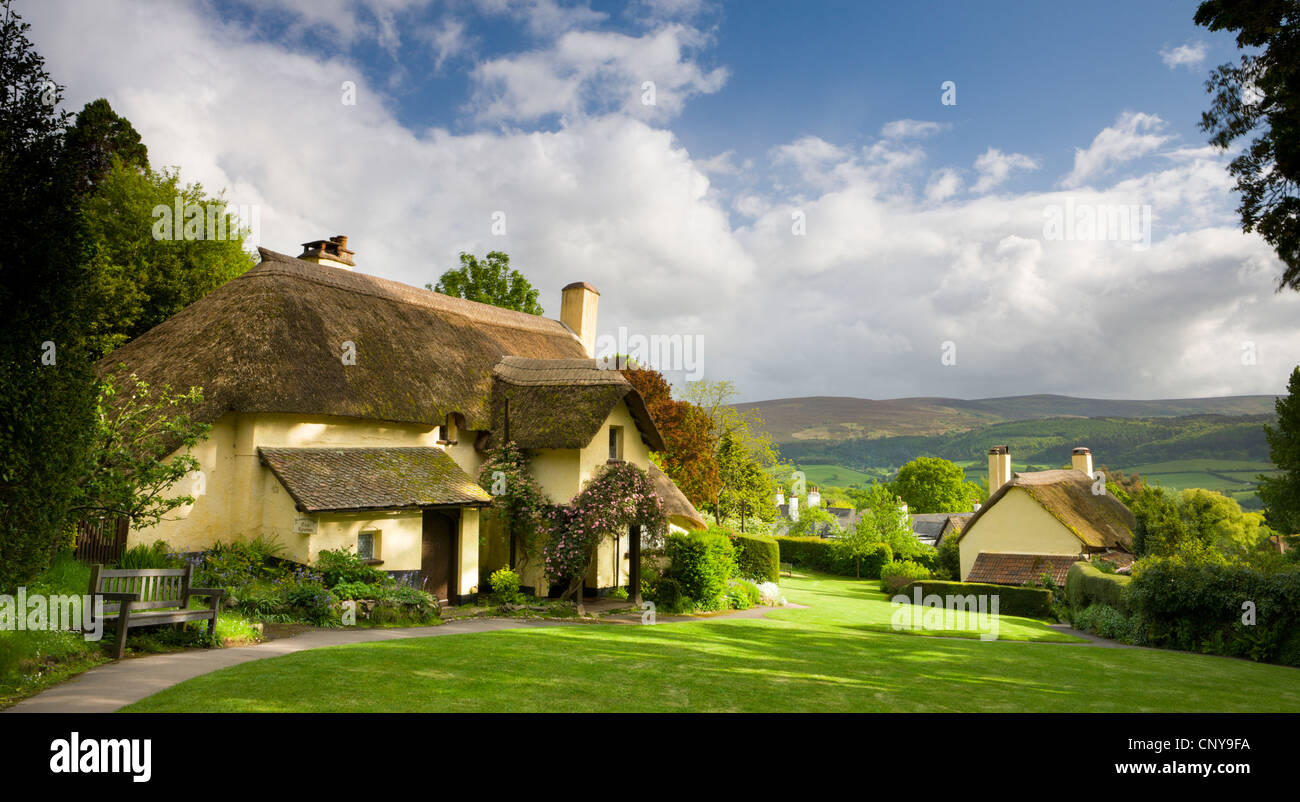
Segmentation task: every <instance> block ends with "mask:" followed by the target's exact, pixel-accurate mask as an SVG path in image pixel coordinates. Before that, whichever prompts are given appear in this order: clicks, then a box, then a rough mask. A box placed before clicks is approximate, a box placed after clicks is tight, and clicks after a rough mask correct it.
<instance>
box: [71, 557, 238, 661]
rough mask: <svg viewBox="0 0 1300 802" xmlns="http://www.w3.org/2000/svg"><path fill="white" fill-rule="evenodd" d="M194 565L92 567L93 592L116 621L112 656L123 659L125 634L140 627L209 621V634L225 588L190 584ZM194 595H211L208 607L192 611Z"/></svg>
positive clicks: (108, 618) (110, 618)
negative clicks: (174, 566) (133, 567)
mask: <svg viewBox="0 0 1300 802" xmlns="http://www.w3.org/2000/svg"><path fill="white" fill-rule="evenodd" d="M193 578H194V568H193V566H188V565H187V566H185V567H184V568H140V569H136V570H132V569H124V568H105V567H104V566H102V565H95V566H94V567H93V568H91V569H90V595H91V597H92V598H93V597H96V596H98V597H101V598H103V600H104V621H105V622H106V623H107V622H109V621H115V623H114V624H113V626H114V631H115V633H116V636H117V637H116V643H115V645H114V650H113V657H114V658H115V659H118V660H120V659H121V658H122V655H123V653H125V651H126V633H127V631H128V630H131V629H135V628H137V627H152V626H158V625H161V624H185V623H186V622H189V621H204V620H206V621H207V622H208V634H209V635H211V634H213V633H214V632H215V631H216V627H217V610H218V609H219V607H220V605H221V597H222V595H223V594H225V592H226V590H225V588H196V587H192V586H191V581H192V580H193ZM191 596H206V597H208V606H207V607H205V608H203V609H197V610H191V609H190V597H191Z"/></svg>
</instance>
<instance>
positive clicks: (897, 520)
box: [856, 483, 930, 560]
mask: <svg viewBox="0 0 1300 802" xmlns="http://www.w3.org/2000/svg"><path fill="white" fill-rule="evenodd" d="M909 511H910V510H909ZM856 528H857V529H859V530H861V532H862V538H863V539H864V541H866V542H880V543H888V544H889V548H890V549H891V550H892V551H893V554H894V557H895V559H898V560H911V559H915V558H917V557H919V556H921V555H923V554H926V553H928V549H929V548H930V547H928V546H926V545H925V544H924V543H922V542H921V541H919V540H917V539H916V535H915V534H914V533H913V532H912V520H911V517H910V516H909V515H907V514H905V513H904V512H903V510H902V500H901V499H900V498H899V497H898V496H896V495H894V491H893V488H892V487H891V486H889V485H884V484H878V483H877V484H873V485H871V487H869V488H867V490H866V497H865V503H864V505H863V509H862V516H861V517H860V518H858V523H857V527H856Z"/></svg>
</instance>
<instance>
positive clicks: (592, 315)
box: [560, 281, 600, 357]
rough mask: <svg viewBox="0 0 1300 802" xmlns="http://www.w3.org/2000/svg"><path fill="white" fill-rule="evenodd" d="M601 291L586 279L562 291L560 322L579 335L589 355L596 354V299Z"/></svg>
mask: <svg viewBox="0 0 1300 802" xmlns="http://www.w3.org/2000/svg"><path fill="white" fill-rule="evenodd" d="M599 299H600V293H599V292H597V291H596V288H595V287H593V286H591V285H590V284H588V283H587V282H585V281H575V282H573V283H572V284H570V285H569V286H567V287H565V288H564V289H563V290H562V291H561V292H560V322H561V323H563V324H564V325H566V326H568V327H569V330H570V331H572V332H573V333H574V334H576V335H578V339H579V340H581V341H582V347H583V348H585V349H586V350H587V356H588V357H595V356H596V301H598V300H599Z"/></svg>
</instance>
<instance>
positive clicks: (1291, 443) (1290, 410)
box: [1258, 367, 1300, 535]
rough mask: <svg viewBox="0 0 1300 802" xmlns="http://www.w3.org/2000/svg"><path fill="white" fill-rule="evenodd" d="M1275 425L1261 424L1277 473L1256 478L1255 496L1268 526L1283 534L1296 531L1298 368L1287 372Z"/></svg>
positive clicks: (1299, 510)
mask: <svg viewBox="0 0 1300 802" xmlns="http://www.w3.org/2000/svg"><path fill="white" fill-rule="evenodd" d="M1274 403H1275V406H1276V407H1277V428H1276V429H1275V428H1273V427H1271V426H1268V425H1265V426H1264V436H1265V437H1266V438H1267V439H1268V448H1269V458H1270V459H1271V460H1272V462H1273V464H1274V465H1276V466H1277V468H1278V470H1279V471H1281V472H1282V474H1281V475H1280V476H1260V477H1259V491H1258V492H1259V497H1260V499H1262V500H1263V502H1264V509H1265V513H1264V514H1265V517H1266V519H1267V520H1268V524H1269V526H1271V527H1273V528H1274V529H1276V530H1277V531H1279V532H1281V533H1282V534H1284V535H1294V534H1297V533H1300V367H1297V368H1295V369H1294V370H1292V371H1291V380H1290V381H1289V382H1287V395H1286V396H1284V397H1280V398H1278V399H1277V401H1276V402H1274Z"/></svg>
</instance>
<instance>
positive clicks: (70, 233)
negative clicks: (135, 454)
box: [0, 2, 95, 592]
mask: <svg viewBox="0 0 1300 802" xmlns="http://www.w3.org/2000/svg"><path fill="white" fill-rule="evenodd" d="M3 6H4V7H3V27H2V28H0V92H3V98H0V187H2V188H3V191H0V242H3V243H4V247H3V248H0V410H3V416H2V417H0V592H6V591H9V590H11V589H13V588H14V587H16V586H17V585H20V584H25V583H26V582H28V581H30V580H31V579H32V578H33V577H34V576H35V575H36V574H38V573H39V572H40V571H41V570H43V569H44V568H45V566H46V565H47V564H48V562H49V559H50V555H51V552H52V550H53V549H54V547H55V546H56V545H57V544H58V543H59V542H60V540H61V538H63V537H65V536H66V535H68V534H69V533H70V531H71V526H72V520H71V514H70V506H71V504H72V500H73V497H74V494H75V493H76V477H78V476H80V475H82V474H83V473H84V470H85V467H86V464H87V461H88V458H89V454H90V449H91V445H92V432H93V419H94V415H95V382H94V375H93V373H92V370H91V365H90V359H89V357H88V353H87V349H86V335H87V327H86V321H85V315H86V308H87V292H86V289H87V267H86V265H87V260H86V258H85V242H86V238H85V232H84V227H83V224H82V222H81V218H80V209H79V196H78V193H77V189H76V184H77V169H76V167H77V165H76V164H75V160H73V159H70V158H69V157H68V153H67V148H66V143H65V135H66V132H67V126H68V115H67V113H66V112H63V111H61V110H59V101H60V100H61V97H62V88H61V87H59V86H57V85H56V84H55V83H54V82H53V81H52V80H51V79H50V76H49V74H48V73H47V72H46V70H45V62H44V59H42V58H41V56H40V55H39V54H38V53H37V52H36V51H35V49H34V48H33V47H32V44H31V41H30V40H29V39H28V38H27V31H28V30H29V28H30V26H29V25H28V24H26V23H24V22H22V20H21V18H20V17H19V16H18V14H16V13H15V12H14V11H13V10H12V9H11V8H10V4H9V3H8V2H5V3H4V4H3Z"/></svg>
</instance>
